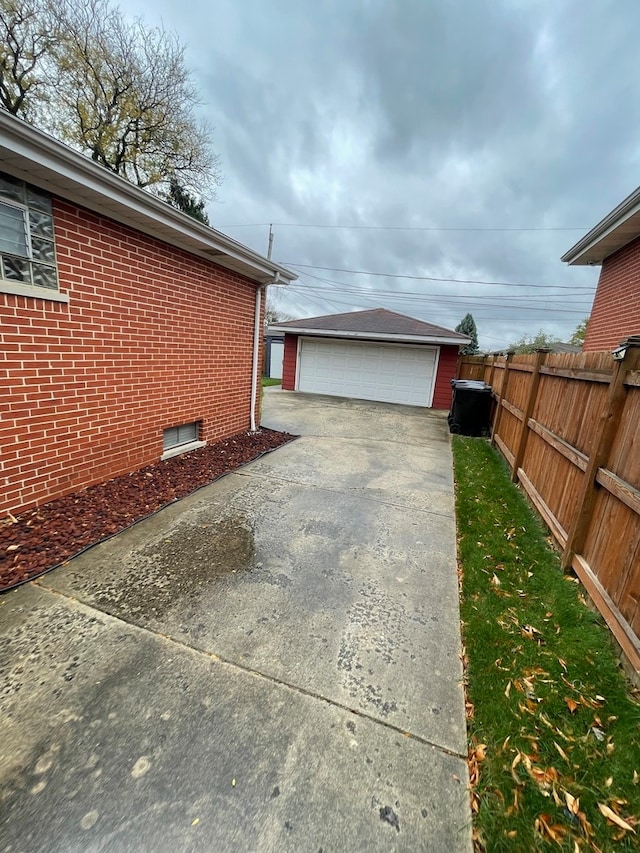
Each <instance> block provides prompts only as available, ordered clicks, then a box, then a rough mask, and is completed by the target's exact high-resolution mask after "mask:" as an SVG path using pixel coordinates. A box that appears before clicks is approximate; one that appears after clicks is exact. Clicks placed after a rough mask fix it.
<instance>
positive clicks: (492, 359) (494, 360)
mask: <svg viewBox="0 0 640 853" xmlns="http://www.w3.org/2000/svg"><path fill="white" fill-rule="evenodd" d="M497 357H498V356H497V355H495V353H494V354H493V355H492V356H491V370H490V371H489V381H488V382H487V385H490V386H491V387H492V388H493V376H494V374H495V372H496V358H497Z"/></svg>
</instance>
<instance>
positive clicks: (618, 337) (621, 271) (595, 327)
mask: <svg viewBox="0 0 640 853" xmlns="http://www.w3.org/2000/svg"><path fill="white" fill-rule="evenodd" d="M637 334H640V240H635V241H634V242H633V243H631V244H630V245H628V246H625V248H624V249H621V250H620V251H619V252H616V254H615V255H612V256H611V257H610V258H606V259H605V260H604V262H603V264H602V270H601V272H600V280H599V281H598V288H597V290H596V296H595V300H594V303H593V308H592V310H591V317H590V319H589V325H588V327H587V335H586V338H585V342H584V347H583V350H585V351H586V350H607V349H615V348H616V347H617V346H618V345H619V344H620V341H622V340H624V339H625V338H628V337H629V336H630V335H637Z"/></svg>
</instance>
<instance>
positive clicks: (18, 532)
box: [0, 429, 296, 592]
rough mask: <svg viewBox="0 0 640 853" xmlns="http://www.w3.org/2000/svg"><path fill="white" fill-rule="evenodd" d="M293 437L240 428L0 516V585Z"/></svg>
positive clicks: (52, 563) (28, 575) (44, 567)
mask: <svg viewBox="0 0 640 853" xmlns="http://www.w3.org/2000/svg"><path fill="white" fill-rule="evenodd" d="M294 438H296V436H294V435H290V434H289V433H286V432H275V431H274V430H270V429H260V430H258V431H257V432H255V433H248V432H244V433H239V434H238V435H234V436H231V438H228V439H226V440H225V441H220V442H218V443H217V444H209V445H207V446H206V447H202V448H199V449H198V450H193V451H191V452H190V453H185V454H184V455H182V456H174V457H173V459H167V460H166V461H164V462H157V463H155V464H153V465H147V466H146V467H145V468H141V469H140V470H139V471H133V472H132V473H131V474H123V475H122V476H120V477H115V478H114V479H113V480H109V481H108V482H106V483H100V484H98V485H96V486H89V488H87V489H83V490H82V491H80V492H75V493H74V494H71V495H65V497H62V498H56V499H55V500H52V501H50V502H49V503H47V504H44V505H43V506H41V507H38V508H37V509H33V510H30V511H27V512H24V513H22V514H21V515H19V516H18V517H17V518H16V517H14V516H9V517H7V518H6V519H4V520H2V521H0V592H1V591H6V590H7V589H10V588H13V587H14V586H18V585H19V584H21V583H25V582H26V581H28V580H33V578H35V577H37V576H38V575H40V574H43V573H44V572H46V571H49V570H50V569H52V568H55V567H56V566H58V565H60V563H63V562H64V561H65V560H68V559H70V558H71V557H73V556H76V555H77V554H78V553H80V551H83V550H85V549H86V548H88V547H89V546H91V545H95V544H96V543H97V542H100V541H102V540H103V539H107V538H109V537H110V536H113V535H114V534H115V533H119V532H120V531H121V530H124V529H125V528H126V527H129V526H130V525H131V524H134V523H135V522H136V521H140V520H141V519H142V518H146V517H147V516H149V515H152V514H153V513H154V512H157V511H158V510H159V509H162V507H164V506H167V505H168V504H170V503H173V502H174V501H176V500H179V499H180V498H183V497H186V495H189V494H191V492H194V491H195V490H196V489H199V488H200V487H202V486H206V485H207V484H208V483H211V482H213V481H214V480H217V479H218V478H219V477H222V476H223V475H224V474H229V473H231V472H232V471H235V470H236V469H237V468H239V467H240V466H242V465H245V464H246V463H247V462H251V461H252V460H254V459H257V458H258V457H259V456H261V455H262V454H263V453H267V452H268V451H270V450H274V449H275V448H276V447H280V446H281V445H283V444H286V443H287V442H289V441H292V440H293V439H294Z"/></svg>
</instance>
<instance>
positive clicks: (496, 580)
mask: <svg viewBox="0 0 640 853" xmlns="http://www.w3.org/2000/svg"><path fill="white" fill-rule="evenodd" d="M491 586H500V578H499V577H498V575H497V574H496V573H495V572H494V573H493V577H492V578H491Z"/></svg>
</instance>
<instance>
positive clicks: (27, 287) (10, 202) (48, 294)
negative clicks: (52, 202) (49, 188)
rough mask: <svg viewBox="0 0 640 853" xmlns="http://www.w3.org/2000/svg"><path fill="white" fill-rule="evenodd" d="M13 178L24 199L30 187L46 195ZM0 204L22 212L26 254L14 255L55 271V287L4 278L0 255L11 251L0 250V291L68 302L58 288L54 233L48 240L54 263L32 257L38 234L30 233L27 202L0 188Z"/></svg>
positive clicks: (66, 295)
mask: <svg viewBox="0 0 640 853" xmlns="http://www.w3.org/2000/svg"><path fill="white" fill-rule="evenodd" d="M3 174H7V173H3ZM7 177H11V176H10V175H7ZM15 180H16V181H18V182H19V183H20V184H22V187H23V190H24V197H25V199H26V198H27V196H26V190H27V188H29V189H31V191H32V192H34V193H37V194H38V195H42V196H45V197H47V196H48V193H45V192H43V191H42V190H40V189H38V188H37V187H34V186H31V184H28V183H27V182H25V181H22V180H19V179H15ZM0 204H3V205H5V206H7V207H12V208H14V209H15V210H20V211H21V212H22V219H23V224H24V229H25V238H26V246H27V254H26V255H14V257H16V258H20V259H22V260H25V261H27V262H28V263H29V264H30V265H31V264H34V263H36V264H38V263H42V264H43V265H44V266H49V267H53V268H54V269H55V272H56V287H55V289H54V288H51V287H43V286H41V285H37V284H33V282H32V281H30V282H25V281H18V280H15V279H9V278H4V277H3V264H2V260H1V256H2V255H6V256H8V257H11V256H12V253H11V252H0V293H9V294H13V295H15V296H32V297H34V298H36V299H48V300H49V301H51V302H69V295H68V294H66V293H61V292H60V289H59V288H60V279H59V276H58V260H57V255H56V241H55V233H54V235H53V238H52V239H51V240H50V242H51V243H52V245H53V252H54V263H53V264H48V263H46V262H43V261H39V260H38V259H36V258H34V257H33V248H32V237H34V236H36V237H37V236H38V235H37V234H32V233H31V227H30V220H29V206H28V204H26V203H25V202H21V201H19V200H18V199H15V198H11V197H10V196H7V195H4V194H3V193H2V191H1V190H0ZM34 209H36V208H34ZM51 216H52V217H53V213H52V214H51ZM43 239H46V240H49V238H48V237H45V238H43Z"/></svg>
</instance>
